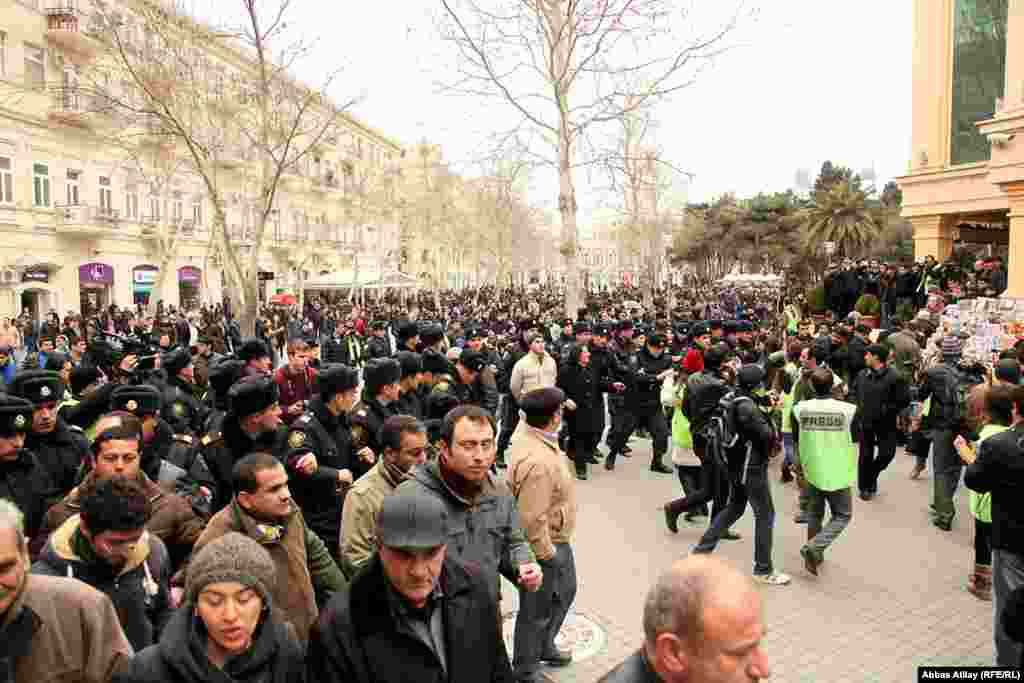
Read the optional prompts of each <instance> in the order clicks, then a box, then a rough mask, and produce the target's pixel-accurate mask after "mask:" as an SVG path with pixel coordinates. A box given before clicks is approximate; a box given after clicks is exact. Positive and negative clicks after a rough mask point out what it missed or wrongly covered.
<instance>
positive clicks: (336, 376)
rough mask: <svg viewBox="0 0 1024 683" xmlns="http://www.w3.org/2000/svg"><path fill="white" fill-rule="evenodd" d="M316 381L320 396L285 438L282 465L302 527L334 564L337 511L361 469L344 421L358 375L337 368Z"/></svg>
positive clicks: (346, 368) (353, 401)
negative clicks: (324, 548) (321, 544)
mask: <svg viewBox="0 0 1024 683" xmlns="http://www.w3.org/2000/svg"><path fill="white" fill-rule="evenodd" d="M317 380H318V383H319V387H320V393H319V394H318V395H316V396H314V397H313V398H312V399H311V400H310V402H309V410H307V411H306V413H305V414H303V415H302V416H301V417H299V419H297V420H296V421H295V422H293V423H292V426H291V429H290V431H289V432H288V450H287V456H286V458H285V464H286V468H287V470H288V474H289V479H288V486H289V488H290V490H291V493H292V498H293V499H294V500H295V503H296V505H298V506H299V508H300V509H301V510H302V515H303V516H304V517H305V518H306V525H307V526H308V527H309V528H310V529H312V530H313V531H314V532H315V533H316V535H317V536H319V537H320V540H322V541H323V542H324V545H326V546H327V549H328V550H330V551H331V557H334V558H337V557H338V544H339V538H338V536H339V534H340V533H341V515H340V513H339V511H340V510H341V507H342V505H343V504H344V496H345V493H346V492H347V491H348V487H349V486H351V485H352V482H353V481H355V478H356V471H357V470H359V469H360V468H359V467H357V464H356V461H357V460H358V459H359V456H358V455H357V454H356V453H355V452H354V450H353V448H352V440H351V433H350V429H351V428H350V425H349V421H348V412H349V411H350V410H352V408H353V407H354V406H355V404H356V401H357V400H358V399H359V371H357V370H355V369H354V368H350V367H349V366H347V365H341V364H340V363H339V364H336V365H328V366H327V367H325V368H324V370H323V372H321V373H320V375H319V376H318V378H317ZM363 455H364V457H365V460H366V461H369V463H370V464H372V461H373V454H372V453H367V452H366V451H365V450H364V453H363Z"/></svg>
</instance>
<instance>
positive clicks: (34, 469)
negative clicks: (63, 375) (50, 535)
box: [0, 394, 60, 545]
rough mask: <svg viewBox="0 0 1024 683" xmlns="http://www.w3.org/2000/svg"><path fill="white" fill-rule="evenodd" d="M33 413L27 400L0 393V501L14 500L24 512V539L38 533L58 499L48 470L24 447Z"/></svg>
mask: <svg viewBox="0 0 1024 683" xmlns="http://www.w3.org/2000/svg"><path fill="white" fill-rule="evenodd" d="M32 414H33V408H32V404H31V403H30V402H29V401H27V400H25V399H23V398H19V397H17V396H10V395H8V394H0V498H7V499H8V500H11V501H13V502H14V503H15V504H16V505H17V506H18V509H20V510H21V511H22V513H24V515H25V538H27V539H31V538H32V537H33V536H35V535H36V533H38V532H39V529H40V527H41V526H42V524H43V519H44V518H45V516H46V511H47V510H48V509H49V506H50V503H52V502H56V501H57V500H59V499H60V492H59V491H58V490H57V485H56V483H55V482H54V480H53V477H51V476H50V472H49V470H47V469H46V468H45V467H43V466H42V465H41V464H39V460H38V459H37V458H36V456H35V455H34V454H33V453H32V452H31V451H29V450H27V449H26V448H25V437H26V435H27V433H28V431H29V430H30V429H31V428H32ZM40 545H41V544H40Z"/></svg>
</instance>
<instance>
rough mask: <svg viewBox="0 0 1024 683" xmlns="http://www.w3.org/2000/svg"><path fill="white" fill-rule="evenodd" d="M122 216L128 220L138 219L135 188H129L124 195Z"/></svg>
mask: <svg viewBox="0 0 1024 683" xmlns="http://www.w3.org/2000/svg"><path fill="white" fill-rule="evenodd" d="M124 216H125V218H127V219H128V220H133V221H137V220H138V219H139V193H138V192H136V191H135V190H129V191H128V192H126V193H125V195H124Z"/></svg>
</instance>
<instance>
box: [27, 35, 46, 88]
mask: <svg viewBox="0 0 1024 683" xmlns="http://www.w3.org/2000/svg"><path fill="white" fill-rule="evenodd" d="M25 85H27V86H28V87H30V88H42V87H43V86H45V85H46V51H45V50H43V48H41V47H36V46H34V45H29V44H28V43H25Z"/></svg>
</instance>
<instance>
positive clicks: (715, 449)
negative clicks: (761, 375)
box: [704, 391, 753, 472]
mask: <svg viewBox="0 0 1024 683" xmlns="http://www.w3.org/2000/svg"><path fill="white" fill-rule="evenodd" d="M740 401H753V399H751V398H750V397H749V396H743V395H742V394H737V393H736V392H735V391H729V392H728V393H726V394H725V396H723V397H722V398H720V399H719V400H718V405H717V406H715V409H714V411H713V412H712V415H711V418H710V419H709V420H708V422H707V426H706V427H705V428H704V436H705V438H706V439H707V442H708V445H707V454H708V455H709V456H710V457H711V458H712V461H713V462H714V463H715V464H716V465H717V466H718V467H720V468H722V471H723V472H727V471H729V459H730V456H731V455H732V454H734V453H735V452H736V451H737V449H738V448H739V447H740V446H742V445H743V444H742V443H741V442H740V431H739V425H738V424H737V421H736V406H737V404H739V402H740Z"/></svg>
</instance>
